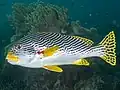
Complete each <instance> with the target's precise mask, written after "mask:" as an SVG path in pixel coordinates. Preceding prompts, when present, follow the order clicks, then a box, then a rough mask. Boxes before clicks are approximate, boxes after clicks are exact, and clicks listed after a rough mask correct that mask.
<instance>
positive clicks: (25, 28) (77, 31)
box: [0, 2, 120, 90]
mask: <svg viewBox="0 0 120 90" xmlns="http://www.w3.org/2000/svg"><path fill="white" fill-rule="evenodd" d="M12 8H13V12H12V15H10V16H8V19H9V22H10V24H11V26H12V27H13V29H14V30H15V33H14V35H13V37H12V38H11V44H10V45H8V46H7V47H6V48H5V52H7V50H8V49H9V47H10V46H11V45H12V44H14V42H15V41H16V40H18V39H20V38H21V37H23V36H24V35H27V34H29V33H35V32H59V33H62V34H69V35H78V36H83V37H87V38H90V39H92V40H94V41H96V40H95V39H96V38H99V37H100V36H99V34H98V32H97V29H96V28H90V29H87V28H84V27H82V26H81V25H80V23H79V21H71V22H68V15H67V9H66V8H64V7H59V6H57V5H52V4H45V3H43V2H35V3H31V4H23V3H15V4H13V6H12ZM5 54H6V53H5ZM93 60H94V59H93ZM94 61H98V60H96V58H95V60H94ZM94 61H92V62H93V63H92V65H91V66H90V67H80V66H62V67H63V68H64V72H63V73H54V72H50V71H47V70H44V69H34V70H33V69H28V68H24V67H19V66H12V65H10V64H8V63H7V62H6V61H5V64H4V65H3V66H4V67H3V69H2V70H1V73H0V90H119V89H118V87H117V86H119V85H120V81H119V80H120V77H119V75H120V73H115V74H113V73H114V72H112V69H111V68H110V67H109V66H105V65H104V64H101V66H100V64H95V63H94ZM108 69H110V70H111V71H110V70H108ZM110 73H111V74H110ZM109 74H110V75H111V76H110V75H109ZM106 78H108V79H106ZM107 85H111V87H110V86H109V87H110V88H109V87H106V86H107Z"/></svg>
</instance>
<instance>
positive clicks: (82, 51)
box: [6, 31, 116, 71]
mask: <svg viewBox="0 0 120 90" xmlns="http://www.w3.org/2000/svg"><path fill="white" fill-rule="evenodd" d="M115 48H116V42H115V35H114V32H113V31H112V32H110V33H109V34H108V35H107V36H106V37H105V38H104V39H103V40H102V41H101V42H100V43H99V44H98V45H94V42H93V41H92V40H89V39H87V38H83V37H79V36H69V35H62V34H60V33H52V32H42V33H33V34H29V35H26V36H25V37H23V38H21V39H20V40H18V41H17V42H16V43H15V44H14V45H13V46H12V47H11V49H10V50H9V52H8V55H7V57H6V59H7V60H8V62H9V63H11V64H13V65H20V66H23V67H29V68H45V69H48V70H53V69H57V70H61V69H60V68H59V67H58V66H57V65H73V64H74V65H89V62H88V61H87V60H86V59H85V58H88V57H101V58H102V59H103V60H104V61H106V62H107V63H109V64H110V65H113V66H114V65H116V53H115ZM53 71H54V70H53ZM61 71H62V70H61Z"/></svg>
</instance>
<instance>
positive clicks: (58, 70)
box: [43, 65, 63, 72]
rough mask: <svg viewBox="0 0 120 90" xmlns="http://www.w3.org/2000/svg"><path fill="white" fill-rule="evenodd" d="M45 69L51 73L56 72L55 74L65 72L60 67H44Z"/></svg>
mask: <svg viewBox="0 0 120 90" xmlns="http://www.w3.org/2000/svg"><path fill="white" fill-rule="evenodd" d="M43 68H44V69H47V70H50V71H54V72H63V70H62V68H60V67H58V66H55V65H54V66H44V67H43Z"/></svg>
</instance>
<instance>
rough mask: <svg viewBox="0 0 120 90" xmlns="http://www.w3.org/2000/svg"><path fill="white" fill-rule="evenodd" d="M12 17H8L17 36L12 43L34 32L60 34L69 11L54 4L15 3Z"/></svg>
mask: <svg viewBox="0 0 120 90" xmlns="http://www.w3.org/2000/svg"><path fill="white" fill-rule="evenodd" d="M12 8H13V12H12V15H10V16H8V18H9V21H10V23H11V26H13V28H14V29H15V35H14V36H13V37H12V39H11V41H13V42H14V41H16V39H17V38H19V37H22V36H23V35H26V34H29V33H33V32H42V31H44V32H51V31H52V32H60V30H61V29H63V28H64V27H65V26H66V24H67V19H68V17H67V9H65V8H64V7H62V8H60V7H58V6H56V5H52V4H44V3H43V2H36V3H31V4H28V5H26V4H23V3H15V4H13V6H12Z"/></svg>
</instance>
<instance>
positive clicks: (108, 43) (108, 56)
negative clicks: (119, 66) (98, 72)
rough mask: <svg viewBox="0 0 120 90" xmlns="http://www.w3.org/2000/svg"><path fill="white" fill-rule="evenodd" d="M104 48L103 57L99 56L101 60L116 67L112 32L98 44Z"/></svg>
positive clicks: (114, 42)
mask: <svg viewBox="0 0 120 90" xmlns="http://www.w3.org/2000/svg"><path fill="white" fill-rule="evenodd" d="M99 45H102V46H103V47H105V50H104V55H103V56H101V58H102V59H103V60H105V61H106V62H107V63H109V64H110V65H112V66H115V65H116V52H115V49H116V41H115V34H114V31H112V32H110V33H109V34H108V35H107V36H106V37H105V38H104V39H103V40H102V41H101V42H100V43H99Z"/></svg>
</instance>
